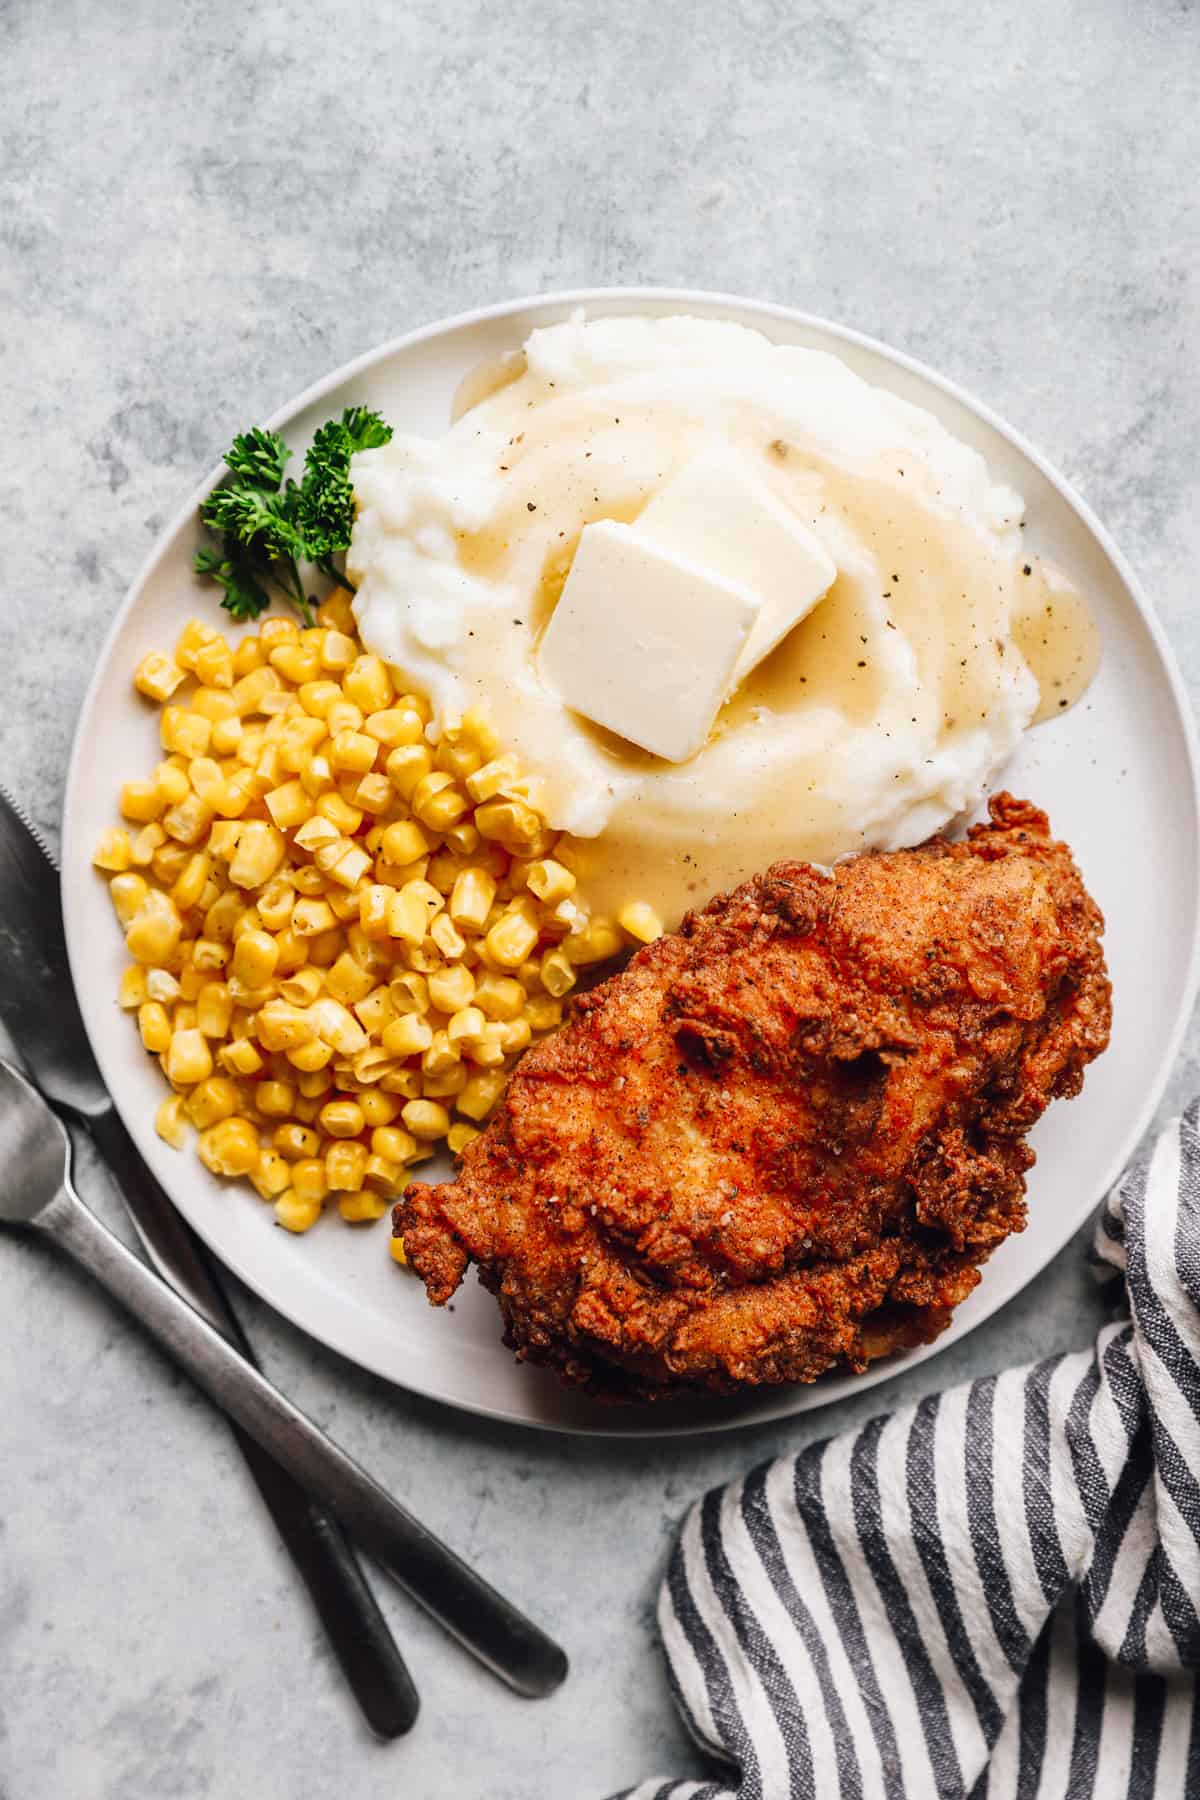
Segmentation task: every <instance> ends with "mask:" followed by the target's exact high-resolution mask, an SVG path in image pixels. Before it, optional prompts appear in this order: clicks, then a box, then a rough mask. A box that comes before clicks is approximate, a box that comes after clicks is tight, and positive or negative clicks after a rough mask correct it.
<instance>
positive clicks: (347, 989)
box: [325, 951, 375, 1006]
mask: <svg viewBox="0 0 1200 1800" xmlns="http://www.w3.org/2000/svg"><path fill="white" fill-rule="evenodd" d="M374 985H375V982H374V979H373V977H372V976H371V975H370V974H369V973H368V972H367V970H366V969H363V968H361V967H360V966H359V964H358V963H356V962H355V960H354V958H353V957H352V956H351V955H350V954H349V952H348V951H343V952H342V954H341V956H339V957H338V959H337V961H336V962H335V963H334V965H333V967H332V968H331V969H330V971H329V973H328V975H326V977H325V986H326V987H327V988H328V990H329V992H330V993H331V994H332V995H333V997H334V999H335V1000H340V1001H341V1002H342V1005H343V1006H353V1005H354V1004H355V1003H356V1001H359V1000H364V999H365V998H366V996H367V995H368V994H369V993H370V992H371V989H372V988H373V987H374Z"/></svg>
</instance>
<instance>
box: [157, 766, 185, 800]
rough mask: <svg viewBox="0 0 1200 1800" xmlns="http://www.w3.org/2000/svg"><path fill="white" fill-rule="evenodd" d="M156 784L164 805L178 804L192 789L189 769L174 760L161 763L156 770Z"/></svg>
mask: <svg viewBox="0 0 1200 1800" xmlns="http://www.w3.org/2000/svg"><path fill="white" fill-rule="evenodd" d="M154 785H155V787H156V788H157V789H158V791H159V793H160V794H161V795H162V800H163V805H164V806H178V805H179V802H180V801H181V800H186V799H187V797H188V794H189V792H190V791H191V783H190V782H189V781H188V778H187V771H186V770H185V769H182V768H181V767H180V766H179V764H178V763H174V762H160V763H159V765H158V767H157V768H156V769H155V771H154Z"/></svg>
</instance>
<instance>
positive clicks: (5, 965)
mask: <svg viewBox="0 0 1200 1800" xmlns="http://www.w3.org/2000/svg"><path fill="white" fill-rule="evenodd" d="M0 1019H2V1020H3V1021H4V1026H5V1029H6V1030H7V1032H8V1034H9V1036H10V1037H11V1038H12V1040H13V1043H14V1044H15V1045H16V1046H17V1048H18V1050H19V1053H20V1055H21V1058H22V1061H23V1062H24V1063H25V1066H26V1068H27V1069H28V1071H29V1073H30V1074H31V1075H32V1077H33V1079H34V1081H35V1082H36V1084H37V1086H38V1087H40V1088H41V1090H42V1092H43V1094H45V1096H46V1098H47V1099H48V1100H50V1101H51V1102H53V1103H54V1104H55V1105H57V1106H62V1107H63V1108H65V1109H66V1110H67V1111H69V1112H72V1113H75V1114H77V1115H79V1116H80V1117H82V1118H84V1119H87V1120H89V1121H91V1120H93V1119H96V1118H98V1117H99V1116H100V1115H102V1114H104V1113H111V1112H112V1101H111V1099H110V1098H109V1095H108V1090H107V1089H106V1088H105V1086H104V1082H103V1081H102V1079H101V1076H100V1071H99V1069H98V1068H97V1067H96V1059H95V1057H94V1056H93V1055H92V1051H91V1046H90V1045H89V1043H88V1040H87V1033H86V1032H85V1030H84V1028H83V1019H82V1017H81V1016H80V1012H79V1002H78V1001H77V1000H76V998H75V986H74V983H73V982H72V980H71V970H70V965H69V963H68V961H67V943H66V938H65V936H64V935H63V922H62V902H61V899H60V897H59V887H58V869H57V866H56V865H55V862H54V859H53V857H52V856H51V854H50V850H49V848H48V846H47V844H46V842H45V840H44V838H43V837H42V835H41V833H40V832H39V831H38V829H37V827H36V826H35V825H34V824H33V823H32V821H31V820H30V819H28V818H26V816H25V814H24V812H22V810H21V808H20V807H19V806H18V805H17V803H16V801H15V800H14V799H13V798H12V796H11V795H10V794H9V793H8V792H7V791H6V790H5V789H4V787H3V786H0Z"/></svg>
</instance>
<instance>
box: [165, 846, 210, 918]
mask: <svg viewBox="0 0 1200 1800" xmlns="http://www.w3.org/2000/svg"><path fill="white" fill-rule="evenodd" d="M211 873H212V862H211V859H210V858H209V857H207V856H205V855H204V854H203V852H200V851H198V852H197V853H196V855H195V856H189V857H188V859H187V862H186V863H185V864H184V866H183V869H182V871H181V872H180V875H179V878H178V879H177V881H176V882H175V884H174V886H173V887H172V889H171V898H172V900H174V902H175V904H176V906H177V907H178V908H179V910H180V912H189V911H190V910H191V908H192V907H193V906H195V905H197V904H198V902H199V900H200V896H201V895H202V894H203V892H204V890H205V888H206V887H207V885H208V879H209V876H210V875H211Z"/></svg>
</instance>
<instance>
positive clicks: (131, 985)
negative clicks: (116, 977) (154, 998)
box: [117, 963, 149, 1012]
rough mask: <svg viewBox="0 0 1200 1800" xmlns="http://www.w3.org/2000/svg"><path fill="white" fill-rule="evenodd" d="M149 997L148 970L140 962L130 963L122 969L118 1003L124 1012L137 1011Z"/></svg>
mask: <svg viewBox="0 0 1200 1800" xmlns="http://www.w3.org/2000/svg"><path fill="white" fill-rule="evenodd" d="M148 999H149V995H148V993H147V992H146V971H145V969H143V967H142V965H141V964H140V963H130V965H129V967H128V968H126V969H122V971H121V982H120V986H119V987H118V989H117V1005H118V1006H119V1007H120V1008H121V1010H122V1011H123V1012H136V1011H137V1009H138V1007H139V1006H142V1005H144V1003H145V1002H146V1001H147V1000H148Z"/></svg>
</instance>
